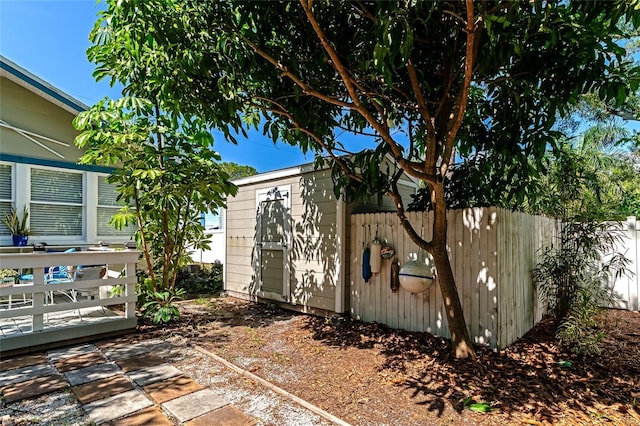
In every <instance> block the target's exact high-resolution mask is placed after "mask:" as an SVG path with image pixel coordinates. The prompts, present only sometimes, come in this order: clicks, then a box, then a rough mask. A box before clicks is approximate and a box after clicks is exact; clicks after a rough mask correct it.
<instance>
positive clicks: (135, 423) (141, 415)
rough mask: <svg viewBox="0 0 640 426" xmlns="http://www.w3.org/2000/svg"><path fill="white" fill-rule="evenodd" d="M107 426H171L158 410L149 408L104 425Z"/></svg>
mask: <svg viewBox="0 0 640 426" xmlns="http://www.w3.org/2000/svg"><path fill="white" fill-rule="evenodd" d="M106 425H108V426H173V422H172V421H171V420H169V419H168V418H167V417H166V416H165V415H164V414H163V413H162V411H161V410H160V409H159V408H155V407H149V408H145V409H144V410H140V411H138V412H136V413H133V414H132V415H130V416H127V417H123V418H121V419H117V420H113V421H111V422H108V423H106Z"/></svg>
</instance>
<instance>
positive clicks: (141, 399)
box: [84, 389, 153, 424]
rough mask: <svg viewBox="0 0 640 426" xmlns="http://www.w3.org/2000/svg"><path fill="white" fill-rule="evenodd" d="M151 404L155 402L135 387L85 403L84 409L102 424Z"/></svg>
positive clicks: (96, 421)
mask: <svg viewBox="0 0 640 426" xmlns="http://www.w3.org/2000/svg"><path fill="white" fill-rule="evenodd" d="M151 405H153V403H152V402H151V401H150V400H149V399H148V398H147V397H146V396H144V394H143V393H142V392H141V391H139V390H136V389H134V390H131V391H128V392H124V393H121V394H119V395H115V396H112V397H110V398H106V399H101V400H99V401H94V402H91V403H89V404H85V406H84V410H85V411H86V412H87V414H88V415H89V417H91V419H92V420H93V421H94V422H95V423H96V424H102V423H106V422H108V421H111V420H115V419H119V418H120V417H125V416H128V415H129V414H132V413H135V412H136V411H139V410H142V409H143V408H147V407H150V406H151Z"/></svg>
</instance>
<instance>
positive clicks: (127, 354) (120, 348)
mask: <svg viewBox="0 0 640 426" xmlns="http://www.w3.org/2000/svg"><path fill="white" fill-rule="evenodd" d="M169 347H170V344H169V343H167V342H163V341H162V340H147V341H144V342H140V343H136V344H133V345H131V344H122V345H117V346H112V347H105V348H103V349H102V352H103V353H104V354H105V356H106V357H107V358H109V359H112V360H118V359H125V358H132V357H134V356H139V355H142V354H146V353H149V352H154V353H157V352H158V351H160V350H162V349H167V348H169Z"/></svg>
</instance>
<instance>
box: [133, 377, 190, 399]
mask: <svg viewBox="0 0 640 426" xmlns="http://www.w3.org/2000/svg"><path fill="white" fill-rule="evenodd" d="M143 389H144V391H145V392H146V393H147V394H149V396H150V397H151V399H153V400H154V401H155V402H156V404H162V403H163V402H167V401H170V400H172V399H175V398H178V397H180V396H183V395H186V394H189V393H193V392H196V391H199V390H201V389H202V386H200V385H199V384H198V383H196V382H194V381H193V380H191V379H190V378H189V377H186V376H179V377H174V378H172V379H169V380H163V381H161V382H156V383H154V384H152V385H148V386H145V387H144V388H143Z"/></svg>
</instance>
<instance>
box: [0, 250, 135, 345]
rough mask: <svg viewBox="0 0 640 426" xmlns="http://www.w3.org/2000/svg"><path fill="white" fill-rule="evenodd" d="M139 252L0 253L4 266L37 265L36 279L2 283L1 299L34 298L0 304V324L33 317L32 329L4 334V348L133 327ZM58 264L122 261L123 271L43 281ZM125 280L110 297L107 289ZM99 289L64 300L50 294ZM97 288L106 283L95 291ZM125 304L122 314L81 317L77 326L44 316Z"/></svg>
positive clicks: (32, 267)
mask: <svg viewBox="0 0 640 426" xmlns="http://www.w3.org/2000/svg"><path fill="white" fill-rule="evenodd" d="M138 255H139V252H138V251H135V250H121V251H83V252H73V253H11V254H0V268H2V269H15V270H26V269H30V270H32V271H33V274H32V275H33V280H32V282H29V283H26V284H25V283H22V284H19V285H8V286H3V287H1V288H0V300H8V299H9V298H10V297H11V298H14V299H16V298H18V297H20V296H22V297H24V295H25V294H27V295H28V297H29V299H30V303H27V304H23V305H21V306H20V305H18V306H14V307H9V306H7V308H6V309H0V325H1V324H2V323H6V322H11V321H15V322H22V323H24V321H25V318H26V319H27V320H28V321H29V320H30V322H31V324H30V327H27V329H28V331H29V332H28V333H23V332H19V333H13V334H10V335H9V336H6V335H5V336H2V337H1V338H0V352H6V351H10V350H16V349H20V348H24V347H29V346H34V345H42V344H49V343H54V342H57V341H64V340H68V339H74V338H82V337H87V336H92V335H98V334H103V333H110V332H114V331H119V330H125V329H130V328H135V326H136V316H135V315H136V314H135V304H136V300H137V296H136V293H135V284H136V274H135V265H136V262H137V260H138ZM59 265H109V266H110V267H116V266H117V268H118V270H119V269H120V268H122V267H123V266H124V274H123V275H122V276H120V277H118V278H114V277H109V276H107V277H105V278H100V279H86V280H63V282H58V283H56V284H45V268H49V267H53V266H59ZM118 285H119V286H122V288H123V290H124V291H123V294H122V295H119V296H117V297H107V296H105V295H106V294H107V291H106V289H107V288H108V287H113V286H118ZM89 289H95V290H96V293H97V294H102V295H103V296H102V297H100V296H98V297H95V298H86V299H83V300H77V299H76V300H72V298H67V300H63V301H62V303H60V300H59V299H60V298H58V300H56V302H55V303H53V298H52V297H51V295H52V294H53V295H55V294H56V293H60V292H69V293H71V292H72V291H74V292H79V293H82V291H83V290H85V291H87V290H89ZM97 289H104V290H103V291H97ZM119 304H124V307H125V312H124V316H117V317H115V318H111V319H108V320H107V321H104V322H95V323H90V324H89V323H81V324H80V325H76V326H74V327H68V326H61V327H56V326H51V325H50V324H47V322H46V321H45V319H46V318H47V317H48V316H55V315H56V314H57V313H60V312H64V311H70V310H74V311H77V312H79V311H78V310H80V309H82V308H90V307H107V306H112V305H119Z"/></svg>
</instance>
